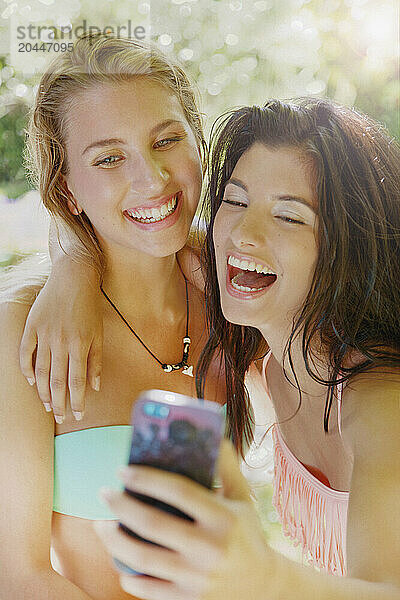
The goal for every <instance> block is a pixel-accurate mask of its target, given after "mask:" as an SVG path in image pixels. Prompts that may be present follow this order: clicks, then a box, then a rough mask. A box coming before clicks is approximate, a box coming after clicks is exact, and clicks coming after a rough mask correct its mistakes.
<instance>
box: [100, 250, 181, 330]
mask: <svg viewBox="0 0 400 600" xmlns="http://www.w3.org/2000/svg"><path fill="white" fill-rule="evenodd" d="M102 287H103V289H104V290H105V292H106V293H107V294H108V296H110V298H111V299H112V300H113V301H114V302H115V303H116V304H117V305H118V308H119V309H120V310H121V311H125V312H126V313H127V314H128V315H129V313H130V312H131V311H133V312H134V314H135V321H136V322H137V320H138V319H140V318H142V319H143V320H146V317H147V319H149V317H150V318H155V317H156V318H157V317H159V318H160V317H161V315H162V316H163V319H164V321H168V320H169V318H172V319H174V318H175V316H176V314H177V313H178V314H181V313H182V311H184V310H185V308H184V307H185V305H186V300H185V284H184V278H183V275H182V273H181V271H180V268H179V265H178V262H177V260H176V255H175V254H173V255H171V256H166V257H154V256H150V255H148V254H143V253H140V252H135V253H134V256H132V252H130V251H127V252H121V253H120V255H119V256H115V254H113V255H110V256H107V267H106V271H105V274H104V278H103V286H102Z"/></svg>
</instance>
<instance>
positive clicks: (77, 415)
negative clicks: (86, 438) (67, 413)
mask: <svg viewBox="0 0 400 600" xmlns="http://www.w3.org/2000/svg"><path fill="white" fill-rule="evenodd" d="M72 414H73V415H74V417H75V420H76V421H82V417H83V412H81V411H80V410H73V411H72Z"/></svg>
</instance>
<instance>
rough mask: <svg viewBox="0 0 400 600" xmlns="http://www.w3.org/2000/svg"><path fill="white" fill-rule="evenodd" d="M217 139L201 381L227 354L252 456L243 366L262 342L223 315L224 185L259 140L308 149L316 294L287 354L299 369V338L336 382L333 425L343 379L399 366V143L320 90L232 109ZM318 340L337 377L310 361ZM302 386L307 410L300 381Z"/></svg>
mask: <svg viewBox="0 0 400 600" xmlns="http://www.w3.org/2000/svg"><path fill="white" fill-rule="evenodd" d="M211 138H212V139H211V148H210V157H209V173H210V178H209V187H208V193H207V196H206V198H205V200H204V203H203V214H204V215H205V216H206V219H207V223H208V228H207V235H206V239H205V244H204V248H203V263H204V268H205V273H206V286H205V294H206V309H207V316H208V321H209V340H208V342H207V344H206V346H205V348H204V350H203V353H202V355H201V358H200V361H199V365H198V371H197V377H196V385H197V393H198V394H199V395H200V396H201V395H202V394H203V392H204V378H205V375H206V373H207V370H208V367H209V364H210V360H211V357H212V356H213V355H214V354H215V352H216V351H217V350H220V351H222V355H223V358H224V364H225V372H226V384H227V419H228V435H229V436H230V437H231V438H232V440H233V442H234V444H235V446H236V448H238V450H239V451H240V452H243V445H244V443H245V442H247V443H248V442H249V441H250V440H251V439H252V433H251V429H252V427H251V418H250V410H249V398H248V394H247V392H246V389H245V386H244V374H245V372H246V371H247V369H248V368H249V366H250V364H251V362H252V361H253V360H254V359H255V358H257V357H259V356H260V354H262V352H263V347H264V348H265V342H264V340H263V338H262V336H261V334H260V332H259V331H258V330H256V329H254V328H252V327H244V326H239V325H234V324H232V323H229V322H228V321H226V319H225V318H224V316H223V314H222V311H221V305H220V297H219V289H218V281H217V275H216V266H215V257H214V244H213V236H212V233H213V225H214V219H215V215H216V213H217V211H218V208H219V206H220V204H221V201H222V197H223V193H224V188H225V183H226V181H227V180H228V179H229V178H230V176H231V173H232V171H233V169H234V167H235V165H236V163H237V162H238V160H239V158H240V157H241V156H242V154H243V153H244V152H246V150H248V149H249V148H250V147H251V146H252V145H253V144H254V143H256V142H261V143H263V144H265V145H266V146H268V147H270V148H279V147H293V148H296V149H299V150H300V151H301V152H302V153H303V155H304V157H305V159H308V160H309V161H310V163H309V164H311V165H312V175H313V180H314V182H315V186H316V194H317V197H318V207H317V214H318V223H319V225H318V231H317V233H316V236H317V246H318V260H317V264H316V268H315V273H314V276H313V280H312V283H311V287H310V290H309V293H308V295H307V298H306V299H305V301H304V304H303V306H302V308H301V309H300V311H299V312H298V314H297V315H296V317H295V319H294V320H293V328H292V332H291V335H290V337H289V340H288V342H287V344H286V348H285V357H286V356H288V358H289V364H290V366H291V369H292V372H293V373H294V370H293V363H292V359H291V352H290V351H291V344H292V342H293V340H294V338H295V337H297V336H299V335H300V334H302V352H303V358H304V362H305V365H306V368H307V371H308V373H309V375H310V376H311V377H312V378H313V379H314V380H315V381H318V382H319V383H321V384H323V385H326V386H327V396H326V404H325V414H324V429H325V431H328V425H329V414H330V409H331V405H332V400H333V396H334V390H335V386H336V385H337V384H338V383H341V382H344V381H348V380H350V379H351V378H352V377H354V376H355V374H356V373H360V372H366V371H369V370H371V369H372V368H374V367H376V366H380V365H381V366H386V367H389V368H398V367H399V366H400V319H399V307H400V283H399V282H400V147H399V145H398V143H397V142H396V141H395V140H394V139H392V138H390V137H389V135H388V134H387V132H386V131H385V130H384V128H383V127H382V126H381V125H379V124H377V123H375V122H374V121H372V120H371V119H370V118H368V117H367V116H365V115H362V114H360V113H358V112H357V111H355V110H352V109H349V108H345V107H343V106H339V105H337V104H335V103H333V102H331V101H328V100H322V99H316V98H301V99H297V100H294V101H290V102H281V101H278V100H271V101H269V102H267V103H266V104H265V105H264V106H263V107H258V106H252V107H245V108H240V109H238V110H233V111H230V112H229V113H226V114H225V115H223V116H222V117H220V119H219V120H218V121H217V123H216V124H215V125H214V128H213V130H212V136H211ZM311 343H313V345H314V344H315V343H317V344H318V347H319V348H323V349H324V351H325V355H326V357H327V363H328V368H329V378H328V379H322V378H321V377H320V376H319V375H318V373H316V372H314V371H313V370H312V368H311V366H310V359H312V357H313V353H312V348H311ZM314 347H315V346H314ZM352 351H356V352H358V353H360V355H361V357H362V358H361V361H360V362H359V363H358V364H357V365H355V366H354V365H353V366H347V367H346V366H345V359H347V358H348V357H349V355H350V353H351V352H352ZM311 362H313V361H312V360H311ZM294 376H295V379H296V382H297V378H296V375H295V373H294ZM299 393H300V401H299V406H300V403H301V390H300V388H299ZM321 417H322V415H321Z"/></svg>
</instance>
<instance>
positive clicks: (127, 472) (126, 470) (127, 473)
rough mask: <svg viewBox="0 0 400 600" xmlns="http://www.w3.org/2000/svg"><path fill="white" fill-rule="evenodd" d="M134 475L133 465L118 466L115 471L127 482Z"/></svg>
mask: <svg viewBox="0 0 400 600" xmlns="http://www.w3.org/2000/svg"><path fill="white" fill-rule="evenodd" d="M133 475H134V467H132V466H129V467H120V468H119V469H118V471H117V476H118V477H119V478H120V479H121V480H122V481H123V482H124V483H129V482H130V481H131V480H132V476H133Z"/></svg>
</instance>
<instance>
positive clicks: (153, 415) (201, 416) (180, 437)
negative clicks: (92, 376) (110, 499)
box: [114, 390, 225, 575]
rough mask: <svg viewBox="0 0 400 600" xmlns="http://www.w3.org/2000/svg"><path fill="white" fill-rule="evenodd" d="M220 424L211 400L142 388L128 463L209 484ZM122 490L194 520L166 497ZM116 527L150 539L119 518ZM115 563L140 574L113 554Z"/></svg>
mask: <svg viewBox="0 0 400 600" xmlns="http://www.w3.org/2000/svg"><path fill="white" fill-rule="evenodd" d="M224 427H225V419H224V413H223V410H222V407H221V406H220V405H218V404H216V403H215V402H209V401H207V400H199V399H197V398H191V397H189V396H184V395H182V394H177V393H175V392H167V391H163V390H149V391H146V392H143V393H142V394H141V395H140V396H139V398H138V400H137V401H136V403H135V404H134V406H133V409H132V442H131V449H130V456H129V464H136V465H138V464H141V465H147V466H151V467H155V468H157V469H162V470H164V471H170V472H172V473H180V474H181V475H185V476H186V477H189V478H190V479H192V480H194V481H197V482H198V483H200V484H201V485H204V486H205V487H206V488H209V489H210V488H211V487H212V484H213V479H214V469H215V463H216V460H217V457H218V453H219V446H220V442H221V439H222V437H223V433H224ZM125 492H126V493H127V494H129V495H130V496H133V497H134V498H137V499H139V500H140V501H141V502H144V503H146V504H151V505H152V506H155V507H157V508H158V509H160V510H164V511H166V512H169V513H172V514H174V515H176V516H179V517H181V518H182V519H187V520H190V521H193V519H192V518H191V517H190V516H189V515H187V514H186V513H184V512H182V511H181V510H179V509H177V508H175V507H174V506H171V505H169V504H166V503H165V502H161V501H160V500H157V499H155V498H150V497H149V496H144V495H143V494H138V493H136V492H132V491H130V490H128V489H126V488H125ZM119 526H120V528H121V529H122V530H123V531H124V532H125V533H127V534H129V535H131V536H133V537H135V538H137V539H139V540H142V541H145V542H147V543H149V544H154V542H151V541H149V540H146V539H144V538H142V537H141V536H139V535H137V534H136V533H135V532H133V531H131V530H130V529H128V528H127V527H126V526H125V525H123V524H122V523H120V524H119ZM155 545H158V544H155ZM114 562H115V564H116V566H117V567H118V568H119V569H120V570H122V571H124V572H125V573H129V574H130V575H139V574H140V575H141V573H138V572H137V571H134V570H133V569H131V568H130V567H128V566H127V565H124V564H123V563H121V562H120V561H118V559H115V558H114Z"/></svg>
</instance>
